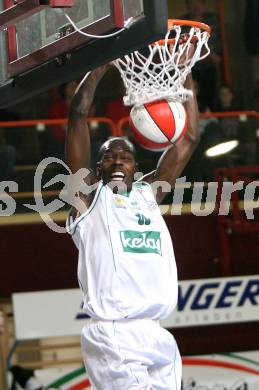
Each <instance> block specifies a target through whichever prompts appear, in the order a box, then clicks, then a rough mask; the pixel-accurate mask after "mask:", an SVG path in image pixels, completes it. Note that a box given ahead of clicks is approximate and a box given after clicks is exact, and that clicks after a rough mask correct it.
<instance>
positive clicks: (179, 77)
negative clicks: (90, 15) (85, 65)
mask: <svg viewBox="0 0 259 390" xmlns="http://www.w3.org/2000/svg"><path fill="white" fill-rule="evenodd" d="M180 22H181V21H180V20H179V21H178V23H180ZM185 27H187V28H188V30H189V31H188V33H184V34H183V33H182V25H180V24H179V25H178V24H176V25H175V24H174V25H173V26H172V27H171V28H170V29H169V31H168V32H167V34H166V36H165V39H164V40H163V41H159V42H156V43H154V44H152V45H149V46H147V47H146V48H144V49H143V50H141V51H135V52H133V53H131V54H129V55H126V56H124V57H123V58H119V59H117V60H115V61H113V64H114V65H115V66H116V67H117V68H118V70H119V71H120V74H121V77H122V79H123V82H124V85H125V89H126V95H125V96H124V104H125V105H127V106H131V105H134V106H139V105H141V104H144V103H149V102H152V101H154V100H159V99H168V100H171V101H177V102H181V103H183V102H185V101H186V100H188V98H189V97H190V96H191V95H192V92H191V91H190V90H188V89H186V88H184V86H183V84H184V82H185V80H186V77H187V75H188V74H189V73H190V72H191V69H192V67H193V66H194V64H195V63H196V62H197V61H199V60H202V59H204V58H205V57H207V55H208V54H209V53H210V49H209V47H208V39H209V32H208V31H207V30H203V29H201V28H199V27H197V26H185ZM206 27H208V26H206ZM172 35H173V38H172ZM193 50H194V52H193V53H192V55H191V56H190V55H189V53H191V52H192V51H193Z"/></svg>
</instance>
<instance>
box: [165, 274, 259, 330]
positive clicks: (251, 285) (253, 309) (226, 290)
mask: <svg viewBox="0 0 259 390" xmlns="http://www.w3.org/2000/svg"><path fill="white" fill-rule="evenodd" d="M249 321H259V275H253V276H244V277H242V276H239V277H231V278H216V279H196V280H186V281H180V282H179V295H178V305H177V308H176V309H175V310H174V311H173V313H172V314H171V315H170V316H169V317H168V318H166V319H165V320H163V321H161V324H162V325H163V326H164V327H165V328H175V327H184V326H194V325H212V324H224V323H231V322H249Z"/></svg>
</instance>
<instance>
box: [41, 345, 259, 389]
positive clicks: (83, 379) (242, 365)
mask: <svg viewBox="0 0 259 390" xmlns="http://www.w3.org/2000/svg"><path fill="white" fill-rule="evenodd" d="M35 376H36V377H37V379H38V381H39V382H40V383H41V384H42V385H44V386H46V387H47V388H56V389H60V390H78V389H80V390H90V389H91V386H90V382H89V379H88V375H87V373H86V372H85V369H84V368H83V367H77V368H76V367H70V368H69V367H59V368H57V369H53V368H52V369H45V370H36V371H35ZM104 388H105V384H104ZM258 389H259V351H254V352H240V353H229V354H215V355H202V356H192V357H183V376H182V389H181V390H258Z"/></svg>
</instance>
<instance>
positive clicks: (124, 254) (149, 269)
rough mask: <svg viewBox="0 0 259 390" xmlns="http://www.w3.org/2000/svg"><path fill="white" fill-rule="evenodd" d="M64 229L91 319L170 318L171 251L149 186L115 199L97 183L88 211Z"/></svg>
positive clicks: (173, 297)
mask: <svg viewBox="0 0 259 390" xmlns="http://www.w3.org/2000/svg"><path fill="white" fill-rule="evenodd" d="M68 222H69V221H68ZM68 225H69V224H68ZM68 230H69V232H70V234H72V238H73V240H74V242H75V244H76V246H77V248H78V251H79V259H78V280H79V284H80V287H81V289H82V291H83V295H84V309H85V311H86V312H87V314H88V315H89V316H91V317H93V318H96V319H103V320H120V319H125V318H151V319H155V320H159V319H162V318H165V317H167V316H168V315H169V313H170V312H171V311H172V310H173V308H174V307H175V305H176V303H177V292H178V287H177V270H176V264H175V257H174V251H173V246H172V241H171V237H170V234H169V231H168V229H167V226H166V224H165V221H164V219H163V217H162V216H161V213H160V209H159V207H158V205H157V203H156V201H155V199H154V196H153V192H152V189H151V187H150V186H149V185H148V184H147V183H143V182H136V183H134V184H133V188H132V190H131V192H130V193H129V194H127V195H119V194H114V193H113V192H112V190H111V189H110V188H109V186H107V185H103V183H102V182H100V183H99V185H98V188H97V191H96V194H95V197H94V200H93V202H92V204H91V206H90V208H89V209H88V210H87V211H86V212H85V213H84V214H83V215H81V216H80V217H79V218H77V219H76V220H75V221H74V222H73V223H72V224H70V226H68Z"/></svg>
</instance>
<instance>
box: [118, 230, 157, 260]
mask: <svg viewBox="0 0 259 390" xmlns="http://www.w3.org/2000/svg"><path fill="white" fill-rule="evenodd" d="M120 238H121V243H122V246H123V250H124V252H132V253H156V254H158V255H160V256H161V238H160V232H155V231H145V232H139V231H136V230H123V231H120Z"/></svg>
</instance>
